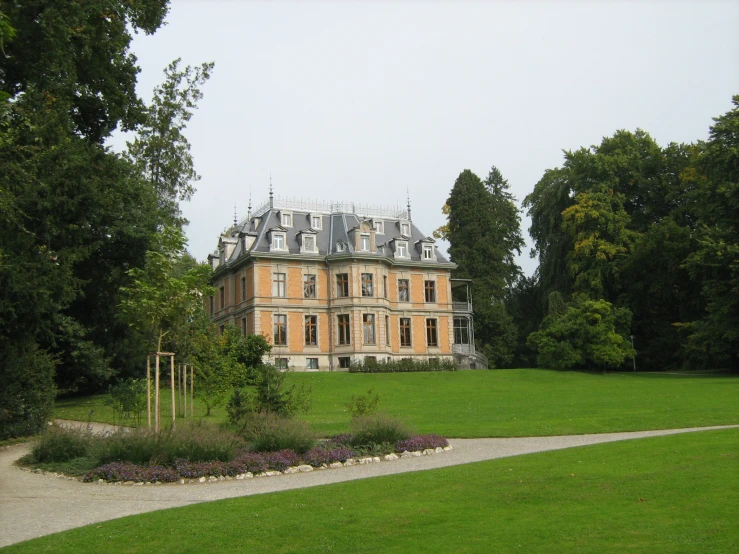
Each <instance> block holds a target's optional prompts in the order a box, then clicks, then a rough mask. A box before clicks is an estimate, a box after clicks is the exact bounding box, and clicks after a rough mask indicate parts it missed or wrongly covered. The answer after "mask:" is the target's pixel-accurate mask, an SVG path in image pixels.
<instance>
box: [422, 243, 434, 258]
mask: <svg viewBox="0 0 739 554" xmlns="http://www.w3.org/2000/svg"><path fill="white" fill-rule="evenodd" d="M421 252H422V256H421V258H422V259H424V260H433V259H434V245H433V244H424V245H423V247H422V248H421ZM426 254H428V256H427V255H426Z"/></svg>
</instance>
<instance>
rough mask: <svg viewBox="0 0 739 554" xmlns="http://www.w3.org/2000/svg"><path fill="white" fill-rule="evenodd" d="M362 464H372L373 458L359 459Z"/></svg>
mask: <svg viewBox="0 0 739 554" xmlns="http://www.w3.org/2000/svg"><path fill="white" fill-rule="evenodd" d="M357 461H358V462H359V463H360V464H371V463H372V458H359V459H358V460H357Z"/></svg>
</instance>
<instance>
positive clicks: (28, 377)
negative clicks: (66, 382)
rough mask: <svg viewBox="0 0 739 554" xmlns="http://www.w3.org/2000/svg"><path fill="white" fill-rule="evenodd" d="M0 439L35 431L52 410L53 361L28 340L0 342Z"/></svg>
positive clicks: (39, 429)
mask: <svg viewBox="0 0 739 554" xmlns="http://www.w3.org/2000/svg"><path fill="white" fill-rule="evenodd" d="M0 383H2V386H0V440H5V439H9V438H12V437H22V436H26V435H33V434H35V433H38V432H39V431H41V429H42V428H43V426H44V424H45V423H46V422H47V421H48V419H49V418H50V417H51V413H52V410H53V409H54V397H55V396H56V388H55V386H54V360H53V359H52V357H51V356H50V355H49V354H47V353H46V352H44V351H43V350H41V349H40V348H38V347H37V346H36V345H35V344H33V343H31V342H27V343H20V344H19V343H14V342H12V341H10V342H0Z"/></svg>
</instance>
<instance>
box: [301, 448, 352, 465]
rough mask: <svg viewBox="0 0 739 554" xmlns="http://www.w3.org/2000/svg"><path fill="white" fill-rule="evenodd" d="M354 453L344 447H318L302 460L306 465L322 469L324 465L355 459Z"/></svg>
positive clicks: (309, 451)
mask: <svg viewBox="0 0 739 554" xmlns="http://www.w3.org/2000/svg"><path fill="white" fill-rule="evenodd" d="M354 454H355V453H354V451H353V450H350V449H348V448H344V447H331V446H328V445H322V446H316V447H315V448H311V449H310V450H308V452H306V453H305V454H303V456H302V458H303V461H304V462H305V463H306V464H309V465H312V466H313V467H320V466H322V465H323V464H327V465H328V464H332V463H334V462H345V461H347V460H348V459H349V458H353V457H354Z"/></svg>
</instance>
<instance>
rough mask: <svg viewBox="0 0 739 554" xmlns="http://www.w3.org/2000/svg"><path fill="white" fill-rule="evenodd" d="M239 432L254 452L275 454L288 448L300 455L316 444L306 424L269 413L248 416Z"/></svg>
mask: <svg viewBox="0 0 739 554" xmlns="http://www.w3.org/2000/svg"><path fill="white" fill-rule="evenodd" d="M239 432H240V434H241V436H242V437H243V438H244V439H245V440H246V441H248V442H250V443H251V448H252V450H253V451H255V452H276V451H279V450H284V449H286V448H289V449H291V450H294V451H295V452H297V453H298V454H302V453H303V452H306V451H308V450H310V449H311V448H312V447H313V446H314V445H315V443H316V438H315V435H314V434H313V433H312V431H311V430H310V428H309V427H308V424H307V423H305V422H304V421H298V420H294V419H289V418H287V417H284V416H280V415H278V414H274V413H270V412H259V413H255V414H252V415H250V416H249V417H248V418H247V420H246V421H245V423H244V425H243V426H242V427H241V429H240V431H239Z"/></svg>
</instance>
